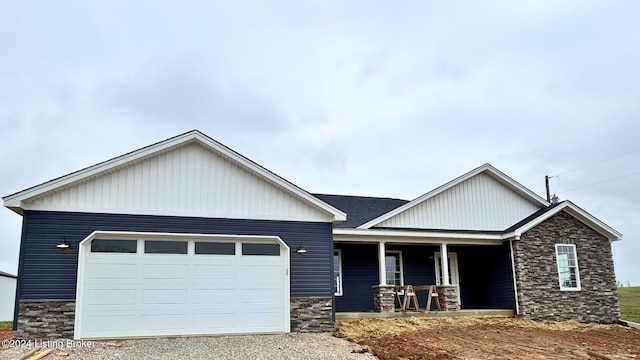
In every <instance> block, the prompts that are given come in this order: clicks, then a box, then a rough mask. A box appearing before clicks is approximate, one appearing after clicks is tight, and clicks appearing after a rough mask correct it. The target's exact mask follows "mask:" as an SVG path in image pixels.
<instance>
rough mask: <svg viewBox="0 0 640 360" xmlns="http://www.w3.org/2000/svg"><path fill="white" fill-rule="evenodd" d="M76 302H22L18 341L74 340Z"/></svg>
mask: <svg viewBox="0 0 640 360" xmlns="http://www.w3.org/2000/svg"><path fill="white" fill-rule="evenodd" d="M75 313H76V302H75V301H74V300H20V303H19V308H18V330H16V331H15V332H14V334H13V335H14V337H15V338H16V339H24V340H28V339H32V340H33V339H73V327H74V322H75Z"/></svg>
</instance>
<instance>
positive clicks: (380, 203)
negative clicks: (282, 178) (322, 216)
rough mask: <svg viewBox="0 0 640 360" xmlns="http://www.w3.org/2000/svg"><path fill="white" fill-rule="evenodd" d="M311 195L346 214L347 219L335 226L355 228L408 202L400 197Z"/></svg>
mask: <svg viewBox="0 0 640 360" xmlns="http://www.w3.org/2000/svg"><path fill="white" fill-rule="evenodd" d="M312 195H313V196H315V197H317V198H318V199H320V200H322V201H324V202H326V203H328V204H329V205H331V206H333V207H336V208H338V209H340V210H341V211H342V212H344V213H346V214H347V221H345V222H343V223H340V224H339V225H338V226H337V227H339V228H356V227H358V226H360V225H362V224H364V223H366V222H368V221H369V220H373V219H375V218H377V217H378V216H380V215H382V214H385V213H388V212H389V211H391V210H393V209H395V208H397V207H399V206H402V205H404V204H406V203H408V202H409V201H408V200H402V199H391V198H379V197H369V196H351V195H327V194H312Z"/></svg>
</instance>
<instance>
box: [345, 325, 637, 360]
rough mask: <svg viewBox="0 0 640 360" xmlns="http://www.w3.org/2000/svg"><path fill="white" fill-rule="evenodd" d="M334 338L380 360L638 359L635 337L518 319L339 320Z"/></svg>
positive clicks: (618, 330)
mask: <svg viewBox="0 0 640 360" xmlns="http://www.w3.org/2000/svg"><path fill="white" fill-rule="evenodd" d="M334 335H335V336H336V337H341V338H344V339H347V340H349V341H352V342H355V343H358V344H360V345H364V346H367V347H368V349H369V351H371V352H372V353H373V354H374V355H375V356H377V357H378V358H380V359H381V360H406V359H411V360H426V359H439V360H444V359H522V360H524V359H527V360H529V359H552V358H562V359H631V358H634V359H635V358H640V331H638V330H636V329H629V328H625V327H622V326H617V325H600V324H581V323H578V322H575V321H567V322H536V321H531V320H524V319H518V318H515V319H514V318H510V319H505V318H496V319H487V318H457V319H454V318H437V319H428V318H394V319H360V320H339V321H337V322H336V330H335V333H334Z"/></svg>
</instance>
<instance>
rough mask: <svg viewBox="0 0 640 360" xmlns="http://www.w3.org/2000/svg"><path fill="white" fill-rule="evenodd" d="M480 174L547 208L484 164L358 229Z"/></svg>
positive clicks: (504, 176) (377, 222) (409, 207)
mask: <svg viewBox="0 0 640 360" xmlns="http://www.w3.org/2000/svg"><path fill="white" fill-rule="evenodd" d="M480 173H485V174H487V175H489V176H490V177H491V178H493V179H495V180H496V181H498V182H500V183H502V184H503V185H505V186H506V187H507V188H509V189H510V190H512V191H514V192H516V193H517V194H518V195H520V196H521V197H523V198H524V199H526V200H527V201H529V202H531V203H533V204H535V205H537V206H539V207H540V208H542V207H547V206H549V203H548V202H547V201H545V200H544V199H543V198H542V197H540V196H539V195H537V194H536V193H534V192H533V191H531V190H529V189H527V188H526V187H524V186H523V185H521V184H520V183H518V182H517V181H515V180H513V179H512V178H510V177H508V176H507V175H506V174H504V173H503V172H501V171H499V170H498V169H496V168H494V167H493V166H491V165H490V164H484V165H482V166H480V167H478V168H476V169H473V170H471V171H470V172H468V173H466V174H464V175H462V176H459V177H457V178H455V179H453V180H451V181H449V182H448V183H446V184H444V185H442V186H440V187H437V188H436V189H434V190H431V191H429V192H428V193H426V194H424V195H422V196H420V197H418V198H416V199H414V200H412V201H410V202H408V203H406V204H404V205H402V206H400V207H397V208H395V209H393V210H391V211H389V212H387V213H385V214H383V215H381V216H379V217H377V218H375V219H373V220H370V221H368V222H366V223H364V224H362V225H360V226H358V229H369V228H372V227H374V226H376V225H378V224H380V223H382V222H384V221H385V220H388V219H390V218H392V217H394V216H396V215H398V214H400V213H402V212H404V211H407V210H409V209H411V208H413V207H415V206H417V205H419V204H421V203H423V202H424V201H426V200H428V199H431V198H433V197H434V196H436V195H438V194H441V193H443V192H445V191H447V190H448V189H451V188H452V187H454V186H456V185H458V184H460V183H462V182H464V181H466V180H468V179H470V178H472V177H474V176H476V175H478V174H480Z"/></svg>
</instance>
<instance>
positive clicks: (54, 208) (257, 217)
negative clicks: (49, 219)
mask: <svg viewBox="0 0 640 360" xmlns="http://www.w3.org/2000/svg"><path fill="white" fill-rule="evenodd" d="M22 209H24V210H35V211H59V212H82V213H94V214H95V213H97V214H102V213H106V214H125V215H149V216H181V217H198V218H202V217H204V218H224V219H249V220H276V219H277V218H276V219H274V217H273V216H270V215H260V214H234V213H201V212H197V211H184V210H174V209H172V210H163V209H154V210H145V209H136V208H107V207H103V208H91V207H81V206H65V207H60V206H58V205H47V204H38V205H32V204H24V205H23V207H22V208H21V210H22ZM331 218H332V216H331V215H330V214H327V216H326V217H324V220H320V219H319V218H313V217H306V216H296V215H292V216H287V218H280V219H279V220H282V221H305V222H330V221H332V219H331Z"/></svg>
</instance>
